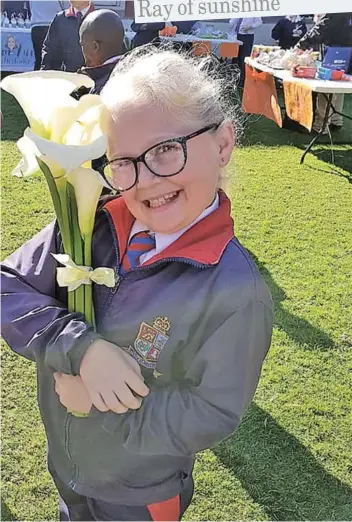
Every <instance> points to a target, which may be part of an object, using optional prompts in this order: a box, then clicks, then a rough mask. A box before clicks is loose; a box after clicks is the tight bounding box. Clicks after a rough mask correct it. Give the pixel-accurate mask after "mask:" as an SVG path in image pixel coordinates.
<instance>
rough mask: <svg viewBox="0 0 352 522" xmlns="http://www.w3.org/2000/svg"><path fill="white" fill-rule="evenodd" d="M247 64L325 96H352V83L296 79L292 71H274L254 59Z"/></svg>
mask: <svg viewBox="0 0 352 522" xmlns="http://www.w3.org/2000/svg"><path fill="white" fill-rule="evenodd" d="M245 62H246V64H247V65H249V66H250V67H253V68H254V69H257V70H258V71H263V72H267V73H270V74H272V75H273V76H275V78H277V79H279V80H281V81H290V82H295V83H300V84H303V85H307V86H309V87H310V88H311V89H312V91H314V92H320V93H324V94H352V82H332V81H329V80H309V79H307V78H295V77H294V76H292V74H291V71H287V70H281V69H273V68H272V67H268V66H267V65H263V64H261V63H259V62H257V61H256V60H253V58H246V59H245Z"/></svg>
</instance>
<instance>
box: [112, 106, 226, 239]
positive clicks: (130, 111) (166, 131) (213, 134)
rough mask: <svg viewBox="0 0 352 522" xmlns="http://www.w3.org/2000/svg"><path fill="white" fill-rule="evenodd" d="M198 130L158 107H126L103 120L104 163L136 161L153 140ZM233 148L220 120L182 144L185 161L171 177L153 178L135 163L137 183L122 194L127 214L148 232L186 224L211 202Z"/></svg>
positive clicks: (162, 230)
mask: <svg viewBox="0 0 352 522" xmlns="http://www.w3.org/2000/svg"><path fill="white" fill-rule="evenodd" d="M212 123H218V122H212ZM202 127H205V125H204V124H201V123H199V124H195V125H193V126H192V127H190V126H189V124H188V125H185V124H184V123H182V121H180V120H178V119H176V118H174V117H173V116H172V115H171V114H170V112H167V111H165V110H163V109H162V108H161V107H158V108H152V107H150V106H149V107H146V106H138V105H136V106H134V107H133V106H131V105H129V107H128V108H127V109H125V110H120V111H119V112H118V113H117V114H115V115H114V121H112V120H111V119H110V121H109V124H108V138H109V151H108V156H109V160H114V159H116V158H122V157H137V156H139V155H140V154H142V153H143V152H144V151H146V150H147V149H149V148H150V147H152V146H153V145H156V144H158V143H159V142H162V141H164V140H167V139H169V138H178V137H182V136H186V135H188V134H190V133H192V132H195V131H197V130H199V129H201V128H202ZM233 146H234V132H233V127H232V125H231V124H230V123H226V122H224V123H223V124H222V125H221V126H220V128H219V129H218V130H215V131H208V132H206V133H204V134H202V135H200V136H197V137H194V138H192V139H190V140H189V141H188V142H187V152H188V157H187V163H186V165H185V167H184V169H183V170H182V171H181V172H180V173H179V174H177V175H175V176H173V177H168V178H166V177H159V176H155V175H154V174H153V173H152V172H150V170H149V169H148V168H147V167H146V165H144V164H143V163H141V162H140V163H139V164H138V169H139V179H138V183H137V184H136V185H135V186H134V187H133V188H131V189H130V190H128V191H126V192H123V193H122V197H123V199H124V200H125V202H126V205H127V207H128V208H129V210H130V212H131V213H132V214H133V215H134V217H135V218H136V219H138V220H140V221H141V222H142V223H143V224H145V225H146V226H148V228H149V229H150V230H152V231H154V232H160V233H165V234H172V233H174V232H177V231H178V230H181V229H182V228H184V227H186V226H188V225H190V224H191V223H192V222H193V221H194V220H195V219H196V218H197V217H198V216H199V215H200V214H201V213H202V211H203V210H204V209H206V208H207V207H208V206H210V205H211V204H212V202H213V200H214V197H215V194H216V192H217V187H218V180H219V174H220V169H221V167H224V166H225V165H226V164H227V163H228V161H229V159H230V156H231V152H232V149H233Z"/></svg>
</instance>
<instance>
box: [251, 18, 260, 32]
mask: <svg viewBox="0 0 352 522" xmlns="http://www.w3.org/2000/svg"><path fill="white" fill-rule="evenodd" d="M262 24H263V20H262V19H261V18H259V17H258V18H252V23H251V28H252V29H257V27H260V26H261V25H262Z"/></svg>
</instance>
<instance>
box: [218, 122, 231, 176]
mask: <svg viewBox="0 0 352 522" xmlns="http://www.w3.org/2000/svg"><path fill="white" fill-rule="evenodd" d="M217 141H218V145H219V165H220V167H225V166H226V165H227V164H228V163H229V161H230V159H231V154H232V151H233V149H234V146H235V129H234V128H233V125H232V123H231V122H224V123H223V124H222V125H221V126H220V128H219V130H218V132H217Z"/></svg>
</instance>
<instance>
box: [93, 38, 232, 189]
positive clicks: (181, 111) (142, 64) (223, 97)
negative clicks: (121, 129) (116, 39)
mask: <svg viewBox="0 0 352 522" xmlns="http://www.w3.org/2000/svg"><path fill="white" fill-rule="evenodd" d="M229 95H230V96H229ZM234 95H235V82H234V79H233V75H232V74H231V78H229V75H228V74H227V75H225V76H224V75H223V74H221V73H219V66H218V64H217V63H216V61H215V60H214V59H213V58H212V57H207V58H195V57H193V56H191V55H188V54H185V53H180V52H177V51H174V50H171V49H167V48H165V47H159V48H156V47H154V46H144V47H142V48H138V49H135V50H134V51H132V52H131V53H129V54H127V55H126V56H125V57H124V58H123V59H122V60H121V61H120V62H119V63H118V64H117V65H116V67H115V69H114V71H113V73H112V75H111V77H110V79H109V81H108V82H107V84H106V86H105V87H104V89H103V91H102V93H101V97H102V100H103V103H104V105H105V107H106V108H107V110H108V113H109V114H110V117H111V118H112V119H113V120H114V119H115V118H116V115H117V112H118V111H119V110H124V109H125V108H126V106H128V105H130V104H138V105H139V104H140V105H147V106H149V107H155V108H156V107H161V108H162V109H163V110H164V111H169V112H170V113H171V114H172V116H173V117H176V118H177V119H178V120H181V121H182V122H184V123H186V125H188V126H189V127H192V126H193V127H195V126H196V125H199V126H206V125H211V124H213V123H218V122H222V121H224V120H227V121H229V120H230V121H231V122H232V123H233V124H236V122H237V117H236V107H235V103H234ZM230 97H232V100H231V99H230ZM223 171H224V169H222V172H221V174H220V179H221V185H223V178H224V172H223Z"/></svg>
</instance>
